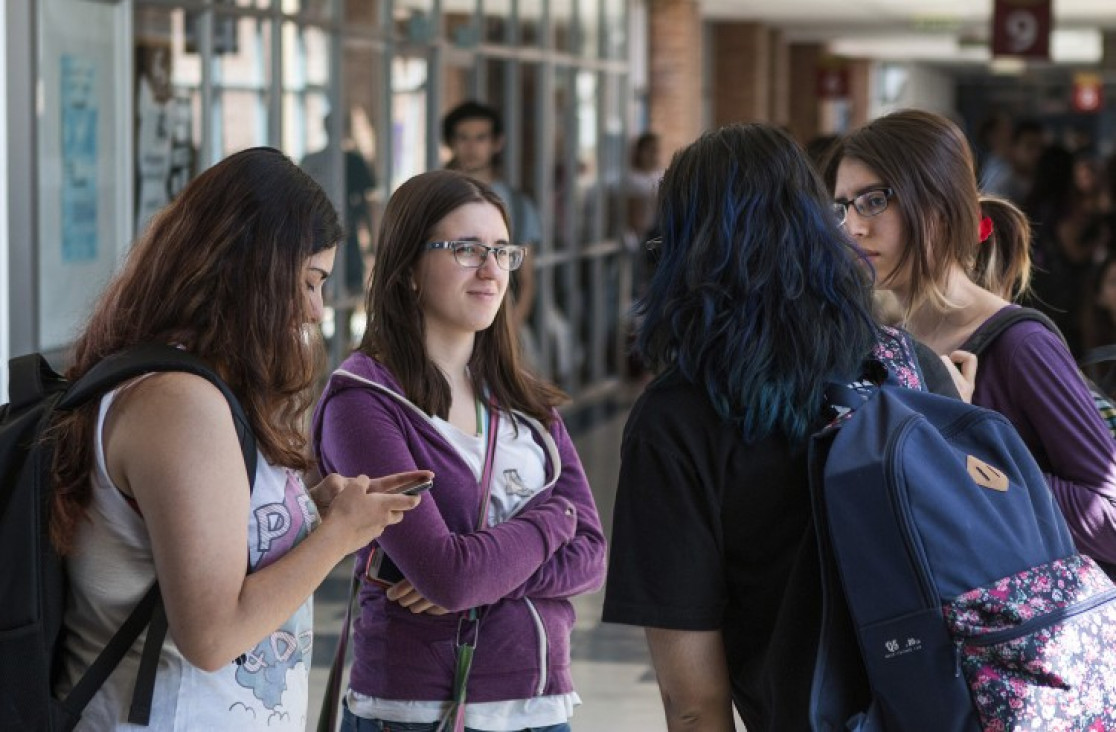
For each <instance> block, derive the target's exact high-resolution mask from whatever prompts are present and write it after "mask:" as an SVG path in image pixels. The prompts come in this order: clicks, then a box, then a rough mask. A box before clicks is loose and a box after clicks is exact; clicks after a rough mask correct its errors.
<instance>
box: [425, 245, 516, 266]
mask: <svg viewBox="0 0 1116 732" xmlns="http://www.w3.org/2000/svg"><path fill="white" fill-rule="evenodd" d="M426 248H427V249H452V250H453V258H454V259H455V260H457V263H458V264H460V265H461V266H462V267H468V268H470V269H476V268H478V267H480V266H482V265H483V264H484V261H485V260H486V259H488V255H489V254H491V255H492V256H494V257H495V258H496V266H498V267H499V268H500V269H505V270H507V271H509V272H512V271H514V270H517V269H519V266H520V265H521V264H523V255H524V254H525V251H524V249H523V247H520V246H515V245H508V246H501V247H490V246H487V245H485V244H481V243H480V242H476V241H432V242H430V243H428V244H427V245H426Z"/></svg>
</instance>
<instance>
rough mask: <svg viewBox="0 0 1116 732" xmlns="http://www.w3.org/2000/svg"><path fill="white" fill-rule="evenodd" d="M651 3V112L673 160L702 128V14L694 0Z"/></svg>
mask: <svg viewBox="0 0 1116 732" xmlns="http://www.w3.org/2000/svg"><path fill="white" fill-rule="evenodd" d="M649 6H650V11H651V12H650V14H651V22H650V30H651V32H650V38H649V46H650V53H649V56H650V74H649V78H648V107H649V112H650V114H649V117H650V121H651V130H652V131H654V132H658V133H659V135H660V139H661V144H662V155H663V160H670V157H671V155H673V154H674V152H675V151H676V150H678V149H679V148H681V147H684V146H685V145H688V144H689V143H691V142H693V141H694V139H695V138H696V137H697V136H698V135H699V134H700V133H701V131H702V119H701V106H702V104H701V102H702V100H701V79H702V68H701V40H702V39H701V14H700V8H699V6H698V3H697V2H696V0H650V2H649Z"/></svg>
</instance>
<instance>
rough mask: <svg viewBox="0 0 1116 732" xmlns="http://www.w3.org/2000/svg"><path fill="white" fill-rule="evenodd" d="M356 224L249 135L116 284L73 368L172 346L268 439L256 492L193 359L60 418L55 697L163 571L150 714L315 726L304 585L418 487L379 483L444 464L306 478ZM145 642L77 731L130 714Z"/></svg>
mask: <svg viewBox="0 0 1116 732" xmlns="http://www.w3.org/2000/svg"><path fill="white" fill-rule="evenodd" d="M340 239H341V227H340V224H339V222H338V221H337V215H336V213H335V211H334V208H333V206H332V205H331V204H330V202H329V200H328V199H327V198H326V196H325V194H324V193H323V192H322V190H321V188H320V187H319V186H318V185H317V184H316V183H315V182H314V181H313V180H312V179H311V178H310V177H309V176H308V175H306V174H305V173H304V172H303V171H301V170H299V168H298V167H297V166H295V164H294V163H293V162H291V161H290V160H289V159H288V158H287V157H286V156H284V155H283V154H282V153H280V152H279V151H278V150H273V149H270V148H254V149H250V150H245V151H243V152H239V153H236V154H235V155H232V156H230V157H228V158H226V159H225V160H223V161H222V162H220V163H218V164H216V165H215V166H213V167H212V168H210V169H209V170H207V171H205V172H203V173H202V174H201V175H199V176H198V177H197V178H196V179H194V181H192V182H191V183H190V184H188V185H187V186H186V188H184V189H183V190H182V192H181V193H180V194H179V196H178V197H177V198H176V199H175V200H174V201H173V202H172V203H171V204H170V205H169V206H168V207H166V208H165V209H163V211H161V212H160V213H159V214H157V215H156V216H155V218H154V220H153V221H152V222H151V225H150V226H149V227H148V229H147V230H146V232H145V233H144V235H143V237H142V238H141V239H140V240H139V241H138V242H137V243H136V244H135V246H134V247H133V248H132V250H131V252H130V253H129V255H128V259H127V261H126V262H125V264H124V268H123V270H122V271H121V273H120V274H119V275H118V276H117V277H116V278H115V279H114V280H113V281H112V282H111V283H110V284H109V285H108V288H107V289H106V290H105V292H104V293H103V294H102V296H101V299H100V301H99V303H98V304H97V306H96V307H95V309H94V311H93V313H92V316H91V318H90V321H89V324H88V325H87V326H86V328H85V330H84V332H83V333H82V334H81V335H80V336H79V338H78V339H77V343H76V345H75V350H74V365H73V366H72V367H71V368H70V369H69V371H68V372H67V376H68V377H69V378H71V379H73V378H77V377H79V376H81V375H82V374H84V373H86V372H87V371H88V370H89V369H90V368H91V367H93V366H94V365H95V364H96V363H97V362H98V361H99V360H100V359H101V358H103V357H104V356H105V355H107V354H112V353H116V352H118V351H120V350H122V349H125V348H127V347H129V346H132V345H136V344H140V343H146V342H158V343H167V344H175V345H177V346H179V347H181V348H183V349H185V350H187V351H189V352H191V353H193V354H194V355H196V356H198V357H200V358H202V359H203V360H205V361H206V362H208V363H209V364H210V365H211V366H212V367H213V368H214V369H215V370H216V371H217V372H218V373H220V374H221V375H222V376H223V378H224V380H225V381H226V382H227V384H228V385H229V387H230V388H231V389H232V391H233V392H234V393H235V394H236V396H237V397H238V399H239V401H240V403H241V405H243V407H244V410H245V412H246V413H247V415H248V418H249V421H250V423H251V427H252V432H253V433H254V435H255V438H256V444H257V447H258V452H259V455H258V462H257V469H256V475H255V484H254V486H253V487H252V489H251V491H249V482H248V476H247V474H246V472H245V469H244V458H243V456H242V454H241V450H240V442H239V440H238V439H237V434H236V431H235V429H234V427H233V420H232V419H231V418H230V415H229V405H228V402H226V400H225V398H224V397H223V396H222V395H221V392H220V391H219V390H218V389H217V388H216V387H215V386H213V385H212V384H211V383H210V382H209V381H207V380H206V379H204V378H202V377H200V376H194V375H192V374H186V373H177V372H176V373H158V374H151V375H148V376H141V377H139V378H137V379H134V380H133V381H131V382H128V383H126V384H125V385H123V386H121V387H120V388H119V389H117V390H115V391H114V392H111V393H109V394H108V395H106V396H104V397H103V398H102V399H101V400H100V403H99V404H98V403H97V401H94V402H93V403H91V404H89V405H88V407H86V408H82V409H80V410H78V411H76V412H74V413H72V414H70V415H67V416H66V417H64V418H62V420H61V421H60V422H59V423H58V424H57V425H56V426H55V428H54V430H53V432H52V436H53V439H54V441H55V444H58V445H64V446H66V449H65V450H56V451H55V453H54V455H55V461H54V466H53V475H54V478H55V484H56V493H55V496H54V503H53V506H52V511H51V519H50V521H51V523H50V527H51V538H52V540H53V541H54V543H55V545H56V546H57V547H58V548H59V550H60V551H61V552H63V554H64V555H65V556H66V569H67V572H68V575H69V583H70V597H69V606H68V607H67V610H66V616H65V626H66V630H65V641H64V645H63V652H64V654H65V657H64V661H63V667H64V670H63V673H62V677H61V678H60V679H59V681H58V683H57V688H56V691H57V692H58V693H59V694H65V693H67V692H68V691H69V689H70V688H72V686H73V684H74V683H75V682H76V680H77V679H78V678H79V677H80V676H81V674H82V673H84V671H85V669H86V668H87V667H88V665H89V664H90V662H91V661H92V659H93V658H94V657H95V656H96V655H97V653H98V652H100V650H101V649H102V648H104V646H105V644H106V643H107V642H108V640H109V638H110V637H111V636H112V635H113V633H115V632H116V630H117V629H118V628H119V627H120V625H121V624H122V623H123V621H124V618H125V617H127V615H128V614H129V613H130V612H131V610H132V609H133V608H134V607H135V605H136V603H137V602H138V600H139V599H140V597H142V596H143V595H144V594H145V592H146V591H147V590H148V588H149V587H150V586H151V585H152V582H153V581H155V580H156V579H157V580H158V583H159V588H160V592H161V593H162V598H163V604H164V606H165V608H166V615H167V620H168V621H169V624H170V628H169V635H168V639H167V642H166V643H165V644H164V646H163V648H162V652H161V656H160V659H159V666H158V674H157V675H156V677H155V689H154V697H153V700H152V709H151V720H150V728H151V729H152V730H169V729H205V730H245V729H259V730H263V729H268V730H275V729H284V730H292V731H297V732H303V730H305V729H306V721H307V720H306V716H307V710H306V707H307V703H308V698H307V697H308V677H309V667H310V648H311V644H312V641H313V630H312V627H311V622H312V618H313V613H312V606H311V599H310V595H311V593H312V592H313V591H314V590H315V589H316V588H317V586H318V585H319V584H320V583H321V582H322V580H324V579H325V578H326V576H327V575H328V574H329V572H330V571H331V570H332V569H333V567H334V566H335V565H336V564H337V563H338V562H339V561H341V559H342V558H344V557H345V556H346V555H348V554H349V553H350V552H353V551H356V550H357V549H359V548H360V547H361V546H364V545H365V544H367V543H368V542H369V541H370V540H371V539H373V538H375V537H376V536H379V534H380V532H381V531H382V530H383V528H384V527H385V526H387V525H388V524H392V523H396V522H398V521H400V520H401V519H402V517H403V512H404V511H407V510H410V509H411V508H414V506H415V505H416V504H418V503H419V499H417V498H413V497H410V496H399V495H383V494H381V493H379V492H378V491H383V490H385V489H390V488H392V487H394V486H397V485H400V484H402V483H403V482H405V481H406V480H408V479H411V478H415V477H421V476H428V475H430V474H429V473H428V472H425V471H423V472H413V471H412V472H410V473H408V474H406V475H402V476H394V477H387V478H381V479H377V480H369V479H368V478H367V477H365V476H363V475H360V476H359V477H356V478H342V477H341V476H339V475H330V476H328V477H327V478H326V479H325V480H324V481H322V482H321V483H319V484H318V485H317V486H315V487H314V488H313V489H311V490H310V491H309V494H308V493H307V490H306V488H305V486H304V484H303V479H302V477H301V473H302V471H305V470H311V469H312V468H313V464H312V462H311V460H310V459H309V457H308V455H307V452H306V450H305V447H306V439H305V436H304V435H303V434H302V432H301V427H302V424H303V422H302V420H303V417H304V414H305V411H306V408H307V407H308V406H309V403H310V399H311V397H310V394H309V392H310V389H311V388H312V387H313V385H314V382H315V377H316V371H317V368H316V364H317V363H318V360H319V358H320V356H321V350H322V349H321V344H320V337H319V336H318V335H317V329H316V328H313V327H310V326H311V324H313V323H316V322H318V321H320V319H321V317H322V285H323V283H324V281H325V279H326V278H327V277H328V276H329V274H330V271H331V270H332V268H333V258H334V253H335V251H336V249H337V243H338V241H339V240H340ZM354 475H359V474H356V473H354ZM311 499H313V500H311ZM315 504H317V507H315ZM319 511H322V512H323V513H324V520H323V519H322V518H321V516H320V514H319ZM142 639H143V636H141V637H140V640H138V641H137V643H136V646H135V647H134V648H132V649H131V650H130V651H129V653H128V655H127V656H126V657H125V659H124V660H123V662H122V663H121V666H120V667H119V668H117V669H116V671H115V672H114V673H113V674H112V676H110V677H109V680H108V681H107V683H106V684H105V685H104V686H103V687H102V688H101V689H100V690H99V691H98V692H97V694H96V696H94V697H93V700H92V701H91V702H90V704H89V706H88V707H87V708H86V710H85V714H84V716H83V718H82V720H81V723H80V724H79V726H78V729H83V730H109V729H125V728H127V729H134V727H133V725H130V724H128V723H127V722H126V720H127V716H128V705H129V701H130V699H131V695H132V687H133V683H134V681H135V678H136V669H137V667H138V665H139V660H140V647H141V645H142ZM291 639H297V643H293V644H292V642H291ZM280 650H281V651H282V654H281V655H282V657H277V655H276V654H277V652H279V651H280Z"/></svg>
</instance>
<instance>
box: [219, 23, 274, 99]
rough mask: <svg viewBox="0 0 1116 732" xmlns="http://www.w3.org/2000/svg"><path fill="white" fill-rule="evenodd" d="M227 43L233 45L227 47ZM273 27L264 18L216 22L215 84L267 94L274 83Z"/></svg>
mask: <svg viewBox="0 0 1116 732" xmlns="http://www.w3.org/2000/svg"><path fill="white" fill-rule="evenodd" d="M227 41H231V43H228V42H227ZM270 59H271V23H270V21H268V20H265V19H263V18H239V19H238V18H233V17H230V16H227V15H217V16H216V17H215V20H214V72H213V73H214V77H213V79H214V84H215V86H219V87H224V88H236V87H247V88H251V89H257V90H260V91H264V90H266V89H267V87H268V84H269V83H270V82H271V61H270Z"/></svg>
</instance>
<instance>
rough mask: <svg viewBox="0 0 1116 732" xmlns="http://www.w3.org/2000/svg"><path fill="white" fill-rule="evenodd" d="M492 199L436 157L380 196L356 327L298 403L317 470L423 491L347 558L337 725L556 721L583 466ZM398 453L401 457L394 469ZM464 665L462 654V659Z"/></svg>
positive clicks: (580, 521) (565, 713)
mask: <svg viewBox="0 0 1116 732" xmlns="http://www.w3.org/2000/svg"><path fill="white" fill-rule="evenodd" d="M522 261H523V250H522V248H521V247H517V246H512V245H510V244H509V243H508V219H507V212H506V210H505V207H504V204H503V202H502V201H501V200H500V199H499V198H498V197H497V196H496V194H495V193H493V192H492V190H491V189H490V188H489V187H488V186H487V185H485V184H483V183H481V182H479V181H477V180H475V179H473V178H470V177H468V176H466V175H465V174H463V173H460V172H457V171H450V170H439V171H432V172H428V173H423V174H421V175H418V176H415V177H414V178H412V179H410V180H409V181H407V182H406V183H404V184H403V185H402V186H400V188H399V189H398V190H397V191H396V192H395V194H394V195H393V196H392V197H391V200H390V201H389V202H388V205H387V208H386V209H385V211H384V217H383V220H382V222H381V228H380V235H379V246H378V249H377V258H376V267H375V271H374V273H373V276H372V281H371V285H370V289H369V291H368V294H367V300H366V312H367V313H368V322H367V329H366V330H365V334H364V339H363V341H362V342H361V344H360V347H359V348H358V349H357V351H356V352H355V353H354V354H353V355H352V356H350V357H349V358H348V359H347V360H346V361H345V362H344V363H343V364H342V365H341V368H340V369H338V370H337V371H336V372H335V373H334V374H333V376H332V378H331V379H330V381H329V384H328V385H327V387H326V389H325V393H324V394H323V396H322V398H321V401H320V402H319V404H318V408H317V410H316V413H315V415H314V423H313V440H314V447H315V449H316V451H317V454H318V456H319V458H320V460H321V461H322V465H323V466H331V467H330V468H327V469H335V468H339V467H340V466H345V469H347V470H353V471H356V472H355V473H353V474H354V475H360V474H363V475H371V476H378V475H385V474H389V473H395V472H399V471H400V470H410V469H413V468H415V467H416V466H419V467H421V468H422V469H427V470H430V471H432V472H434V474H435V477H434V485H433V488H432V489H431V491H430V493H429V494H427V498H425V499H424V500H423V501H422V503H421V504H420V505H419V506H418V507H417V508H416V510H415V511H412V512H411V515H410V516H409V517H408V520H407V521H406V522H405V523H401V524H399V525H398V526H397V527H396V528H398V529H399V530H397V531H390V532H387V533H385V534H384V535H383V536H382V537H381V538H380V539H379V540H378V541H377V542H375V544H374V545H370V546H368V547H365V548H364V549H363V550H362V551H361V552H359V553H358V558H357V564H356V571H357V573H358V574H359V576H360V577H361V579H362V582H361V588H360V592H359V596H360V618H359V620H358V621H357V623H356V626H355V630H354V633H355V635H354V648H353V668H352V674H351V679H350V685H349V689H348V692H347V694H346V696H345V707H346V708H345V711H344V718H343V721H342V727H341V728H342V729H343V730H354V731H355V730H362V731H363V730H373V731H375V732H380V731H381V730H391V731H393V732H395V731H398V730H409V731H410V730H431V731H433V730H455V729H456V730H461V729H476V730H496V731H499V730H517V731H518V730H547V731H554V732H560V731H562V730H568V729H569V719H570V717H571V715H572V712H573V708H574V706H576V705H577V704H578V703H580V700H579V699H578V696H577V694H576V693H575V692H574V688H573V680H572V678H571V676H570V653H569V649H570V645H569V644H570V633H571V630H572V628H573V622H574V611H573V607H572V605H571V603H570V598H572V597H573V596H575V595H578V594H580V593H583V592H587V591H591V590H594V589H596V588H597V587H599V586H600V585H601V583H602V581H603V579H604V568H605V541H604V534H603V532H602V530H601V524H600V520H599V518H598V517H597V510H596V506H595V505H594V502H593V496H592V494H591V492H590V490H589V485H588V483H587V481H586V478H585V474H584V472H583V470H582V468H581V463H580V461H579V459H578V456H577V453H576V452H575V450H574V446H573V443H572V442H571V440H570V437H569V435H568V434H567V432H566V429H565V426H564V425H563V423H562V420H561V418H560V417H559V416H558V413H557V412H556V411H555V406H556V405H557V404H558V403H559V401H560V399H562V394H561V393H560V392H559V391H558V390H557V389H556V388H554V387H553V386H551V385H550V384H548V383H546V382H544V381H543V380H541V379H540V378H538V377H537V376H535V375H534V374H532V373H531V372H530V371H528V370H527V369H526V368H525V367H524V365H523V364H522V362H521V360H520V355H519V345H518V341H517V339H516V337H515V332H514V330H513V328H512V327H511V322H510V319H509V302H508V299H507V288H508V278H509V275H510V273H511V271H513V270H515V269H516V268H517V267H519V266H520V264H521V263H522ZM402 466H409V467H406V468H405V467H402ZM470 661H471V665H470Z"/></svg>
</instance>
